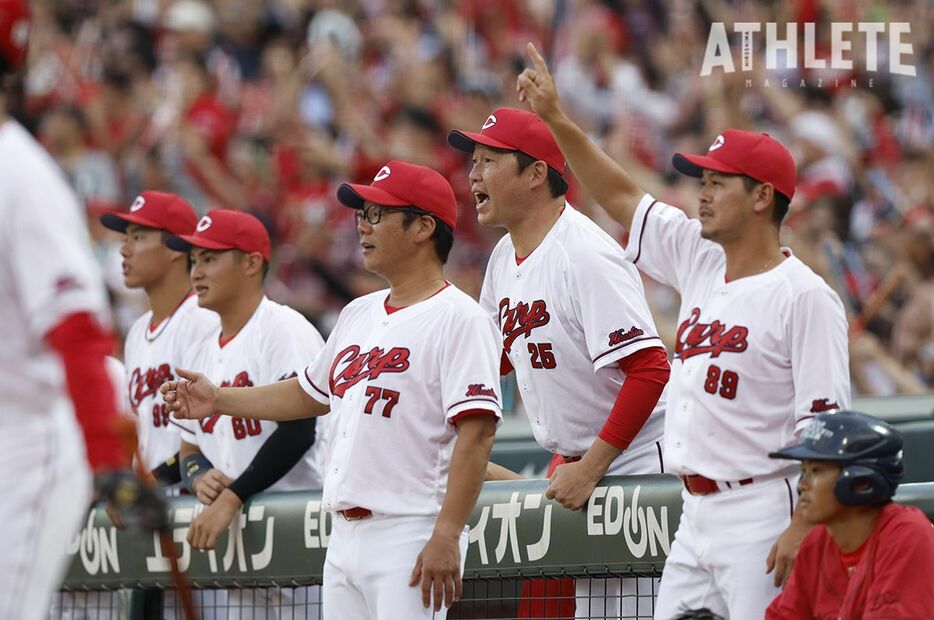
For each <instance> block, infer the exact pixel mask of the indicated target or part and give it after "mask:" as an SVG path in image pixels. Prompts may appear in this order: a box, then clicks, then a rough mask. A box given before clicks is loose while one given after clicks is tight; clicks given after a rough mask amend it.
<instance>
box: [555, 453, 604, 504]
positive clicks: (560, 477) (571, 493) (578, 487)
mask: <svg viewBox="0 0 934 620" xmlns="http://www.w3.org/2000/svg"><path fill="white" fill-rule="evenodd" d="M602 477H603V475H602V474H601V475H595V474H594V472H591V471H589V470H588V469H587V467H586V465H585V464H584V461H577V462H576V463H564V464H563V465H558V467H556V468H555V471H554V473H553V474H551V478H550V479H549V481H548V489H547V490H546V491H545V497H546V498H548V499H553V500H554V501H556V502H558V503H559V504H561V505H562V506H564V507H565V508H567V509H568V510H580V509H581V508H583V507H584V506H585V505H586V504H587V502H588V501H589V500H590V496H591V495H592V494H593V490H594V488H595V487H596V486H597V483H598V482H600V479H601V478H602Z"/></svg>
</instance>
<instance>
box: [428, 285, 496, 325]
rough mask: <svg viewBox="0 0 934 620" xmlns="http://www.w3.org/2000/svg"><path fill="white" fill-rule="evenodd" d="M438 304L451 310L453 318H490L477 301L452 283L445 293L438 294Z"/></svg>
mask: <svg viewBox="0 0 934 620" xmlns="http://www.w3.org/2000/svg"><path fill="white" fill-rule="evenodd" d="M438 302H439V304H442V305H446V306H448V307H449V308H451V309H452V310H453V313H452V315H453V316H459V317H467V318H469V317H479V318H483V319H488V318H489V315H488V314H487V312H486V311H485V310H484V309H483V308H481V307H480V304H478V303H477V300H476V299H474V298H473V297H471V296H470V295H468V294H467V293H465V292H464V291H462V290H460V289H459V288H457V287H456V286H454V285H453V284H450V283H449V284H448V286H447V288H446V289H445V290H444V291H442V292H441V293H439V294H438Z"/></svg>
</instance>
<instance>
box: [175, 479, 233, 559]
mask: <svg viewBox="0 0 934 620" xmlns="http://www.w3.org/2000/svg"><path fill="white" fill-rule="evenodd" d="M202 477H203V476H202ZM242 505H243V502H241V501H240V498H239V497H237V495H236V494H235V493H234V492H233V491H227V492H226V493H221V495H220V496H219V497H218V498H217V501H216V502H214V503H213V504H211V505H210V506H208V507H207V508H205V509H204V510H203V511H201V512H199V513H198V514H197V515H195V518H194V519H193V520H192V521H191V526H190V527H189V528H188V544H190V545H191V546H192V547H193V548H195V549H213V548H214V547H215V546H216V545H217V539H218V538H220V536H221V534H223V533H224V532H225V531H226V530H227V528H229V527H230V522H231V521H233V520H234V518H236V516H237V514H239V512H240V507H241V506H242Z"/></svg>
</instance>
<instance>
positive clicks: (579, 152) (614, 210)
mask: <svg viewBox="0 0 934 620" xmlns="http://www.w3.org/2000/svg"><path fill="white" fill-rule="evenodd" d="M546 122H547V123H548V127H549V128H550V129H551V132H552V134H553V135H554V137H555V140H556V141H557V142H558V146H559V147H560V148H561V152H562V153H564V156H565V158H566V159H567V161H568V164H569V165H570V166H571V169H572V170H573V171H574V176H576V177H577V178H578V180H579V181H580V182H581V184H583V186H584V187H585V188H586V189H587V191H588V192H589V193H590V195H591V196H593V197H594V200H596V201H597V202H598V203H600V206H601V207H603V208H604V209H605V210H606V212H607V213H609V214H610V216H611V217H612V218H613V219H615V220H616V221H617V222H619V223H620V224H622V225H623V226H625V227H626V228H630V226H631V225H632V218H633V215H634V214H635V212H636V206H637V205H638V204H639V200H641V199H642V196H643V195H644V194H645V191H644V190H643V189H642V187H640V186H639V184H638V183H636V181H635V180H634V179H633V178H632V177H631V176H630V175H629V173H628V172H626V171H625V170H624V169H623V168H622V167H621V166H620V165H619V164H618V163H616V162H615V161H613V159H612V158H611V157H610V156H609V155H607V154H606V153H604V152H603V151H602V150H601V149H600V148H599V147H598V146H597V145H596V144H594V143H593V141H592V140H591V139H590V138H588V137H587V135H586V134H585V133H584V132H583V130H582V129H581V128H580V127H578V126H577V125H576V124H574V122H573V121H572V120H571V119H569V118H568V117H567V115H565V114H564V113H563V112H562V113H560V114H559V115H557V116H555V117H554V118H552V119H548V120H546Z"/></svg>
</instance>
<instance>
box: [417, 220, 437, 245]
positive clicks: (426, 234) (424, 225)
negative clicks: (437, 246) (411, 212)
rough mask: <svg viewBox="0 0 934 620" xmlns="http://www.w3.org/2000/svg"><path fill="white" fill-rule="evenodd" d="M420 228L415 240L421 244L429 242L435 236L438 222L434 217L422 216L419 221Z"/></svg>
mask: <svg viewBox="0 0 934 620" xmlns="http://www.w3.org/2000/svg"><path fill="white" fill-rule="evenodd" d="M417 226H418V228H417V229H416V232H415V239H416V240H417V241H420V242H424V241H428V240H430V239H431V237H432V236H433V235H434V234H435V228H437V226H438V222H436V221H435V218H433V217H427V216H421V217H419V218H418V221H417Z"/></svg>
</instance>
